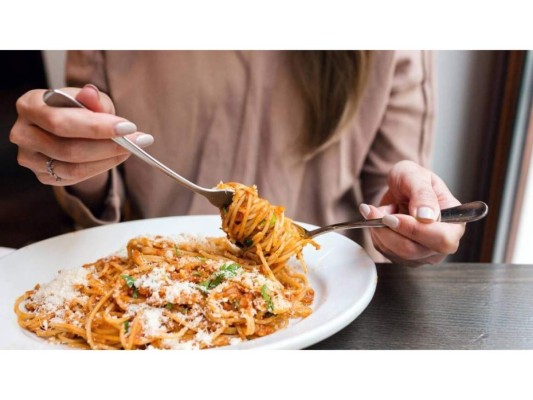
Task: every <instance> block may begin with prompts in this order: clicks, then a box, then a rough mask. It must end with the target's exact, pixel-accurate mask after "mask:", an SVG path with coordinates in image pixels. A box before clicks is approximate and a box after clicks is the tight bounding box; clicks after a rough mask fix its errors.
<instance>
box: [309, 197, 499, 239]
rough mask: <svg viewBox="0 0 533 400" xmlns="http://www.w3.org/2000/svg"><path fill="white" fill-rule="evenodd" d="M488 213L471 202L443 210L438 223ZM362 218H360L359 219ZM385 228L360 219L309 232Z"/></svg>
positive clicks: (377, 221) (472, 218)
mask: <svg viewBox="0 0 533 400" xmlns="http://www.w3.org/2000/svg"><path fill="white" fill-rule="evenodd" d="M488 211H489V207H488V206H487V205H486V204H485V203H483V202H482V201H473V202H471V203H464V204H461V205H459V206H456V207H451V208H445V209H444V210H441V211H440V216H441V217H440V222H447V223H452V224H460V223H465V222H473V221H477V220H479V219H481V218H484V217H485V216H486V215H487V213H488ZM361 218H362V217H361ZM384 226H386V225H385V224H384V223H383V219H382V218H377V219H368V220H365V219H362V220H358V221H351V222H341V223H340V224H334V225H328V226H325V227H323V228H318V229H315V230H312V231H310V232H309V235H310V236H311V237H315V236H318V235H322V234H324V233H326V232H332V231H339V230H345V229H357V228H381V227H384Z"/></svg>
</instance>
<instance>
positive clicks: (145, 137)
mask: <svg viewBox="0 0 533 400" xmlns="http://www.w3.org/2000/svg"><path fill="white" fill-rule="evenodd" d="M152 143H154V137H153V136H152V135H149V134H147V133H143V134H141V135H139V136H137V138H136V139H135V144H136V145H137V146H140V147H146V146H150V145H151V144H152Z"/></svg>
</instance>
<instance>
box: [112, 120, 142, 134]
mask: <svg viewBox="0 0 533 400" xmlns="http://www.w3.org/2000/svg"><path fill="white" fill-rule="evenodd" d="M135 132H137V125H135V124H134V123H133V122H129V121H124V122H119V123H118V124H116V125H115V133H116V134H117V135H129V134H130V133H135Z"/></svg>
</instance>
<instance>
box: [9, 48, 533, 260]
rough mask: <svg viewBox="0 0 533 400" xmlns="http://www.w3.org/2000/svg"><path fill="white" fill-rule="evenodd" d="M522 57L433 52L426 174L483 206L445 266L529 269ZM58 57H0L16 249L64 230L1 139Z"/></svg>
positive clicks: (531, 215)
mask: <svg viewBox="0 0 533 400" xmlns="http://www.w3.org/2000/svg"><path fill="white" fill-rule="evenodd" d="M531 57H532V55H531V53H530V52H527V51H436V52H435V59H436V76H437V79H436V80H437V98H436V115H437V120H436V121H437V124H436V136H435V142H434V145H433V157H432V160H431V164H432V169H433V170H434V171H435V172H436V173H437V174H438V175H440V176H441V177H442V178H443V179H444V181H445V182H446V183H447V184H448V186H449V187H450V189H451V190H452V192H453V193H454V194H455V195H456V196H457V197H458V199H459V200H460V201H461V202H467V201H473V200H483V201H485V202H487V203H488V204H489V207H490V213H489V216H488V217H487V218H486V219H485V220H483V221H482V222H478V223H475V224H470V225H469V226H468V228H467V233H466V235H465V238H464V239H463V241H462V242H461V246H460V249H459V251H458V252H457V254H455V255H453V256H451V257H450V260H449V261H461V262H514V263H533V246H531V245H529V246H528V240H529V238H531V237H533V170H532V173H530V174H528V171H529V170H530V169H531V165H530V164H531V148H532V147H533V124H532V123H531V122H532V120H531V116H532V113H531V98H532V73H533V64H532V63H533V60H532V58H531ZM64 62H65V52H64V51H0V246H4V247H14V248H19V247H22V246H25V245H28V244H30V243H33V242H35V241H39V240H42V239H45V238H48V237H51V236H55V235H58V234H61V233H66V232H69V231H71V230H72V226H71V224H70V222H69V220H68V218H67V217H66V216H65V215H64V214H63V212H62V211H61V209H60V208H59V206H58V205H57V203H56V201H55V198H54V195H53V193H52V190H51V188H50V187H47V186H44V185H42V184H40V183H39V181H38V180H37V179H36V178H35V176H34V175H33V173H32V172H31V171H29V170H27V169H25V168H22V167H20V166H18V164H17V161H16V154H17V148H16V146H15V145H13V144H11V143H10V142H9V138H8V136H9V131H10V129H11V126H12V125H13V123H14V122H15V119H16V110H15V102H16V100H17V98H18V97H19V96H20V95H22V94H23V93H24V92H26V91H28V90H30V89H33V88H45V87H62V86H64V76H63V74H64Z"/></svg>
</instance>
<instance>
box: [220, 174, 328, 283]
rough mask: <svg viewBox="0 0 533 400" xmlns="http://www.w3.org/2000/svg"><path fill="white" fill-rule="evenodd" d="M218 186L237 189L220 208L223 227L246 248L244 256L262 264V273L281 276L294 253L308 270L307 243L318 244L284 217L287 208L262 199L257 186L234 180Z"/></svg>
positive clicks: (232, 238)
mask: <svg viewBox="0 0 533 400" xmlns="http://www.w3.org/2000/svg"><path fill="white" fill-rule="evenodd" d="M217 187H218V188H219V189H231V190H233V191H234V192H235V194H234V195H233V201H232V203H231V204H230V205H229V206H228V207H225V208H222V209H221V217H222V230H223V231H224V232H226V234H227V236H228V239H229V240H230V241H231V242H232V243H234V244H236V245H237V246H238V247H240V248H242V249H243V251H244V254H243V257H245V258H248V259H250V260H253V261H254V262H256V263H260V264H261V265H262V267H263V271H262V272H263V273H264V274H265V275H267V276H269V277H270V278H271V279H276V277H279V276H280V272H281V270H282V269H283V268H284V266H285V264H286V262H287V261H288V260H289V259H290V258H291V257H293V256H295V257H296V258H297V259H298V260H299V261H300V263H301V265H302V266H303V268H304V270H307V269H306V265H305V261H304V258H303V255H302V250H303V248H304V247H305V246H306V245H308V244H311V245H313V246H314V247H315V248H316V249H318V248H319V246H318V244H317V243H316V242H315V241H313V240H312V239H308V238H304V237H302V235H301V234H300V232H299V231H298V229H297V228H296V227H295V226H294V225H293V222H292V220H291V219H289V218H287V217H285V213H284V210H285V209H284V207H281V206H272V205H271V204H270V203H269V202H268V201H267V200H265V199H262V198H260V197H259V193H258V191H257V188H256V187H255V186H251V187H250V186H245V185H242V184H240V183H234V182H231V183H220V184H219V185H218V186H217Z"/></svg>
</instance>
